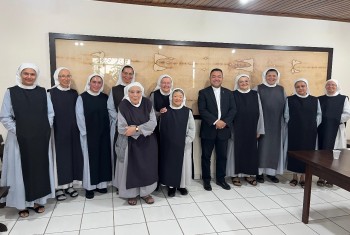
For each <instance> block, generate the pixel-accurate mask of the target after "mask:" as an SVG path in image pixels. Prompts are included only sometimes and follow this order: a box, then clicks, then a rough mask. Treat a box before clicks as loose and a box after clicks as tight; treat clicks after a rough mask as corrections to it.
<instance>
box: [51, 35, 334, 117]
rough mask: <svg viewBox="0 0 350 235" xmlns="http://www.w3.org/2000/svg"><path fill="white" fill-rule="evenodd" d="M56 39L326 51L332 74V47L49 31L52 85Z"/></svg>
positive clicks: (328, 68)
mask: <svg viewBox="0 0 350 235" xmlns="http://www.w3.org/2000/svg"><path fill="white" fill-rule="evenodd" d="M56 39H66V40H77V41H95V42H118V43H135V44H150V45H169V46H193V47H213V48H235V49H258V50H279V51H309V52H327V53H328V63H327V80H328V79H330V78H331V74H332V63H333V48H327V47H300V46H274V45H256V44H238V43H218V42H195V41H175V40H160V39H140V38H122V37H106V36H91V35H79V34H62V33H49V48H50V69H51V85H54V80H53V74H54V72H55V70H56V68H57V66H56V46H55V40H56ZM194 116H195V118H196V119H200V117H199V115H194Z"/></svg>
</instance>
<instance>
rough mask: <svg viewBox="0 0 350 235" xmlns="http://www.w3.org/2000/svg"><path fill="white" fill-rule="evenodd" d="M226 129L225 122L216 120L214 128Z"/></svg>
mask: <svg viewBox="0 0 350 235" xmlns="http://www.w3.org/2000/svg"><path fill="white" fill-rule="evenodd" d="M225 127H226V122H224V121H222V120H218V121H217V122H216V123H215V128H216V129H224V128H225Z"/></svg>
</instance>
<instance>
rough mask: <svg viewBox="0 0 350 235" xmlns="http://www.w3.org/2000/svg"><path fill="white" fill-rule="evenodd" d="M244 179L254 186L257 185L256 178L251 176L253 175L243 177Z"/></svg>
mask: <svg viewBox="0 0 350 235" xmlns="http://www.w3.org/2000/svg"><path fill="white" fill-rule="evenodd" d="M244 179H245V180H246V181H247V182H248V184H250V185H253V186H256V185H257V182H256V180H255V179H254V178H253V177H250V176H249V177H244Z"/></svg>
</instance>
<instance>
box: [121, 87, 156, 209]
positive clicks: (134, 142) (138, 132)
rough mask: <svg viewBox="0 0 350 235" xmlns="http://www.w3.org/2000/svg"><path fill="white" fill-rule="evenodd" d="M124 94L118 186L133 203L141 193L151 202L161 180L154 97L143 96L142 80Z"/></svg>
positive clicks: (128, 88)
mask: <svg viewBox="0 0 350 235" xmlns="http://www.w3.org/2000/svg"><path fill="white" fill-rule="evenodd" d="M124 94H125V97H124V99H123V100H122V102H121V103H120V105H119V111H118V133H119V134H118V139H117V143H116V153H117V156H118V158H117V162H116V183H117V185H116V186H117V188H118V189H119V196H120V197H122V198H127V199H128V203H129V204H130V205H136V204H137V201H138V200H137V197H138V196H140V197H141V198H142V199H143V200H144V201H145V202H146V203H147V204H152V203H154V199H153V198H152V196H151V195H150V194H151V193H152V192H153V191H154V190H155V189H156V187H157V181H158V153H157V140H156V137H155V134H154V133H153V132H154V128H155V127H156V125H157V120H156V116H155V113H154V109H153V107H152V103H151V101H150V100H149V99H148V98H146V97H143V94H144V88H143V86H142V85H141V84H140V83H138V82H134V83H131V84H129V85H128V86H126V87H125V91H124Z"/></svg>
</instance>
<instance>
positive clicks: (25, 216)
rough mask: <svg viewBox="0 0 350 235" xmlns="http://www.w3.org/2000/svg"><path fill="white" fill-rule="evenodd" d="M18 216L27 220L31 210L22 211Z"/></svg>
mask: <svg viewBox="0 0 350 235" xmlns="http://www.w3.org/2000/svg"><path fill="white" fill-rule="evenodd" d="M18 215H19V217H21V218H27V217H28V216H29V210H28V209H25V210H21V211H19V212H18Z"/></svg>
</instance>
